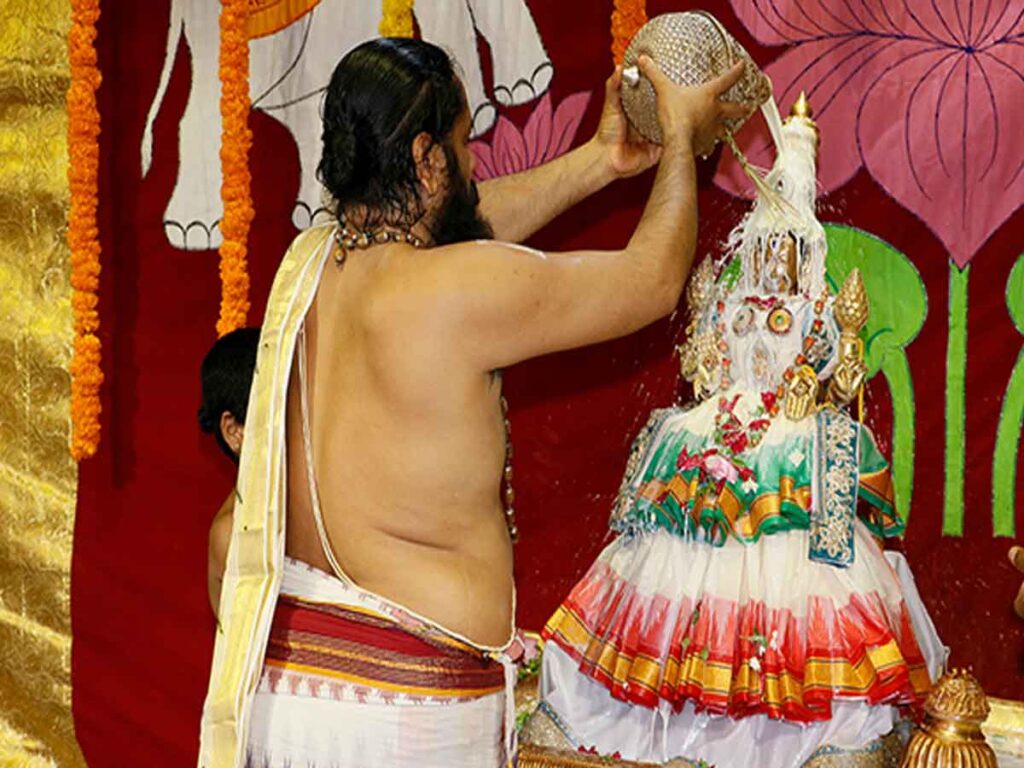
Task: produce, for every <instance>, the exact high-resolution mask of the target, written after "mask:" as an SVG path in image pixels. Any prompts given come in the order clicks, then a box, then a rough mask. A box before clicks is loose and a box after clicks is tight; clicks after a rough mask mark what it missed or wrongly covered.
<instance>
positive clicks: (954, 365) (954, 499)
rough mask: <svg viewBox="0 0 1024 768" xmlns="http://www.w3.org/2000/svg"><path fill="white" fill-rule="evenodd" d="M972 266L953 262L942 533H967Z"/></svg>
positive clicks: (950, 269)
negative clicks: (965, 485) (965, 518)
mask: <svg viewBox="0 0 1024 768" xmlns="http://www.w3.org/2000/svg"><path fill="white" fill-rule="evenodd" d="M970 276H971V268H970V266H967V267H965V268H964V269H963V270H962V271H961V270H959V269H957V266H956V264H954V263H953V262H952V261H951V262H949V341H948V343H947V347H946V482H945V493H944V497H943V509H942V533H943V535H945V536H963V534H964V455H965V453H966V448H967V446H966V436H965V431H966V423H967V387H966V379H967V287H968V281H969V279H970Z"/></svg>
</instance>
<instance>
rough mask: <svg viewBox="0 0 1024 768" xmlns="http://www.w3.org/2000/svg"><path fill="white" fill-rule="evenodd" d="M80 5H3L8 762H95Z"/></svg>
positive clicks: (0, 335)
mask: <svg viewBox="0 0 1024 768" xmlns="http://www.w3.org/2000/svg"><path fill="white" fill-rule="evenodd" d="M70 13H71V11H70V3H69V0H2V2H0V765H2V766H8V765H12V766H14V765H16V766H26V767H28V768H34V767H35V766H60V767H61V768H67V767H69V766H78V765H84V764H85V762H84V760H83V759H82V756H81V754H80V752H79V750H78V746H77V744H76V742H75V737H74V725H73V722H72V719H71V678H70V674H71V671H70V670H71V620H70V613H69V602H70V601H69V587H70V566H71V537H72V530H73V526H74V514H75V491H76V485H77V471H76V467H75V464H74V462H73V461H72V460H71V456H70V453H69V451H68V437H69V429H70V427H69V423H70V398H71V389H70V378H69V376H68V373H67V364H68V360H69V358H70V354H71V343H72V324H71V301H70V297H71V291H70V286H69V273H68V252H67V246H66V244H65V242H64V226H65V217H66V215H67V206H68V183H67V143H66V136H65V134H66V131H67V119H66V110H65V105H64V99H65V94H66V91H67V87H68V62H67V42H66V36H67V31H68V24H69V20H70Z"/></svg>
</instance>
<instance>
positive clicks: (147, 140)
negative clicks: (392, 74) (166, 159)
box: [142, 0, 553, 250]
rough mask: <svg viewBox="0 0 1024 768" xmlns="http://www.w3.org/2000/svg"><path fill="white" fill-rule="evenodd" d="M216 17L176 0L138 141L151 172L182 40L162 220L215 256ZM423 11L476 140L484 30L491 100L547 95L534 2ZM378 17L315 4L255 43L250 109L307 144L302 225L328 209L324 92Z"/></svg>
mask: <svg viewBox="0 0 1024 768" xmlns="http://www.w3.org/2000/svg"><path fill="white" fill-rule="evenodd" d="M219 12H220V3H219V2H216V0H172V3H171V19H170V29H169V33H168V37H167V51H166V53H165V58H164V66H163V71H162V72H161V75H160V84H159V86H158V88H157V91H156V95H155V96H154V99H153V103H152V105H151V107H150V109H149V115H148V117H147V118H146V127H145V131H144V133H143V137H142V173H143V176H145V175H146V174H147V173H148V171H149V168H150V165H151V163H152V157H153V151H154V147H153V122H154V120H155V119H156V116H157V114H158V113H159V111H160V106H161V104H162V102H163V97H164V94H165V92H166V90H167V84H168V81H169V80H170V76H171V69H172V67H173V65H174V58H175V53H176V52H177V50H178V45H179V44H180V42H181V39H182V37H184V39H185V41H186V42H187V44H188V47H189V50H190V52H191V59H192V86H191V92H190V94H189V99H188V104H187V106H186V107H185V112H184V114H183V115H182V119H181V124H180V126H179V139H178V141H179V149H180V154H179V157H180V166H179V169H178V179H177V183H176V184H175V187H174V192H173V193H172V194H171V198H170V200H169V201H168V204H167V209H166V211H165V213H164V228H165V231H166V233H167V237H168V239H169V240H170V242H171V244H172V245H174V246H175V247H177V248H187V249H197V250H201V249H207V248H215V247H217V246H218V245H219V244H220V241H221V236H220V230H219V228H218V226H217V225H218V223H219V221H220V217H221V202H220V184H221V174H220V155H219V152H220V133H221V121H220V80H219V78H218V63H217V59H218V52H219V23H218V14H219ZM415 14H416V20H417V22H418V24H419V27H420V31H421V33H422V35H423V37H424V39H426V40H430V41H432V42H435V43H438V44H439V45H442V46H444V47H446V48H447V49H449V50H450V51H451V52H452V53H453V54H454V56H455V58H456V59H457V60H458V62H459V65H460V67H461V70H462V72H461V74H462V77H463V79H464V81H465V84H466V90H467V93H468V97H469V102H470V109H471V110H472V112H473V119H474V121H473V132H474V135H479V134H481V133H483V132H484V131H486V130H487V129H489V128H490V127H491V125H492V124H493V123H494V120H495V118H496V110H495V106H494V103H493V102H492V100H491V97H489V96H488V93H487V91H486V90H485V86H484V80H483V74H482V71H481V66H480V59H479V55H478V52H477V51H478V48H477V34H478V33H479V34H480V35H482V36H483V37H484V38H485V39H486V40H487V41H488V43H489V45H490V49H491V52H492V71H493V73H494V76H493V87H492V88H491V94H492V96H493V100H494V101H497V102H498V103H499V104H504V105H511V104H522V103H525V102H528V101H530V100H532V99H534V98H536V97H537V96H539V95H540V94H542V93H543V92H544V91H545V90H547V87H548V85H549V84H550V82H551V77H552V75H553V70H552V67H551V62H550V59H549V58H548V55H547V52H546V51H545V49H544V45H543V43H542V41H541V39H540V34H539V33H538V31H537V26H536V24H535V23H534V21H533V18H532V16H531V15H530V10H529V8H528V7H527V6H526V0H418V2H417V3H416V5H415ZM380 18H381V2H380V0H319V2H318V3H317V4H316V5H315V7H313V8H312V10H310V11H309V12H308V13H306V14H305V15H304V16H302V17H301V18H299V19H298V20H297V21H295V22H293V23H292V24H290V25H288V26H287V27H285V28H284V29H282V30H280V31H278V32H275V33H273V34H271V35H268V36H265V37H257V38H255V39H253V40H251V41H250V57H249V60H250V72H249V85H250V88H249V91H250V94H251V97H252V103H253V108H255V109H260V110H262V111H264V112H266V113H267V114H270V115H272V116H273V117H274V118H275V119H277V120H279V121H280V122H281V123H283V124H284V125H285V126H287V127H288V129H289V130H290V131H291V133H292V135H293V136H294V138H295V141H296V143H297V145H298V148H299V159H300V162H301V168H302V170H301V174H302V177H301V183H300V186H299V196H298V201H297V202H296V206H295V210H294V214H293V221H294V223H295V225H296V226H298V227H306V226H308V225H309V224H310V223H311V222H312V220H313V218H314V216H315V215H316V214H317V213H318V212H319V211H320V210H321V209H322V201H321V187H320V185H319V183H318V182H317V181H316V178H315V170H316V164H317V162H318V160H319V155H320V105H321V101H322V94H323V91H324V88H325V87H326V85H327V83H328V81H329V80H330V75H331V72H332V71H333V69H334V66H335V64H337V62H338V59H339V58H340V57H341V56H342V55H344V54H345V53H346V52H347V51H348V50H350V49H351V48H353V47H354V46H356V45H358V44H359V43H361V42H362V41H364V40H368V39H370V38H373V37H376V36H377V34H378V32H377V28H378V25H379V23H380ZM257 151H258V149H257Z"/></svg>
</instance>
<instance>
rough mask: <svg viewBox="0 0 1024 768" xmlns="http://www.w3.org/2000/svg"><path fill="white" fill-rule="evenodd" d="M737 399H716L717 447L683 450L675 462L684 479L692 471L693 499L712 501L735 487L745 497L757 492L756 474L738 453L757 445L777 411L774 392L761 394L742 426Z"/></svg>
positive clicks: (715, 433)
mask: <svg viewBox="0 0 1024 768" xmlns="http://www.w3.org/2000/svg"><path fill="white" fill-rule="evenodd" d="M739 399H740V396H739V395H736V396H735V397H733V398H732V399H729V398H725V397H722V398H719V401H718V413H717V414H715V432H714V437H713V440H714V444H715V445H716V446H718V447H715V448H708V449H707V450H705V451H703V452H700V453H690V452H689V451H688V450H687V449H686V448H683V449H682V451H681V452H680V454H679V458H678V459H676V469H678V470H679V473H680V475H683V476H684V477H685V476H686V475H688V474H692V473H693V472H694V471H696V478H697V491H696V493H694V494H693V498H695V499H696V498H705V499H709V500H711V501H712V502H714V501H715V500H717V499H718V498H719V496H721V495H722V491H724V490H725V488H726V486H727V485H733V486H735V485H737V484H738V485H739V486H740V487H741V488H742V489H743V492H744V493H747V494H751V493H754V492H755V491H756V490H757V473H756V472H755V471H754V470H753V469H751V468H750V467H749V466H748V465H747V463H746V462H745V461H744V460H743V459H742V458H741V454H743V453H744V452H745V451H747V450H749V449H751V448H756V447H757V446H758V445H760V443H761V440H762V439H763V438H764V435H765V433H766V432H767V431H768V428H769V427H770V426H771V423H772V422H771V417H772V415H773V413H774V412H777V411H776V398H775V393H774V392H763V393H762V394H761V404H760V405H759V406H757V407H756V408H755V409H754V412H753V416H752V418H751V419H750V420H749V421H748V422H747V423H745V424H744V423H743V421H742V420H741V419H740V418H739V416H737V415H736V412H735V411H736V404H737V403H738V402H739Z"/></svg>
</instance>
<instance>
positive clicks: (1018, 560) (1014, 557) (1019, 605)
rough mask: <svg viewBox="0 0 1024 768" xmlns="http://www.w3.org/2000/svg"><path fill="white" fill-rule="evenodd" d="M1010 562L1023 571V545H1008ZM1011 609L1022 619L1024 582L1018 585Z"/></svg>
mask: <svg viewBox="0 0 1024 768" xmlns="http://www.w3.org/2000/svg"><path fill="white" fill-rule="evenodd" d="M1010 562H1011V563H1013V567H1014V568H1016V569H1017V570H1018V571H1020V572H1021V573H1024V547H1010ZM1013 610H1015V611H1016V612H1017V615H1018V616H1020V617H1021V618H1022V619H1024V584H1021V585H1020V590H1018V592H1017V599H1016V600H1014V601H1013Z"/></svg>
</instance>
